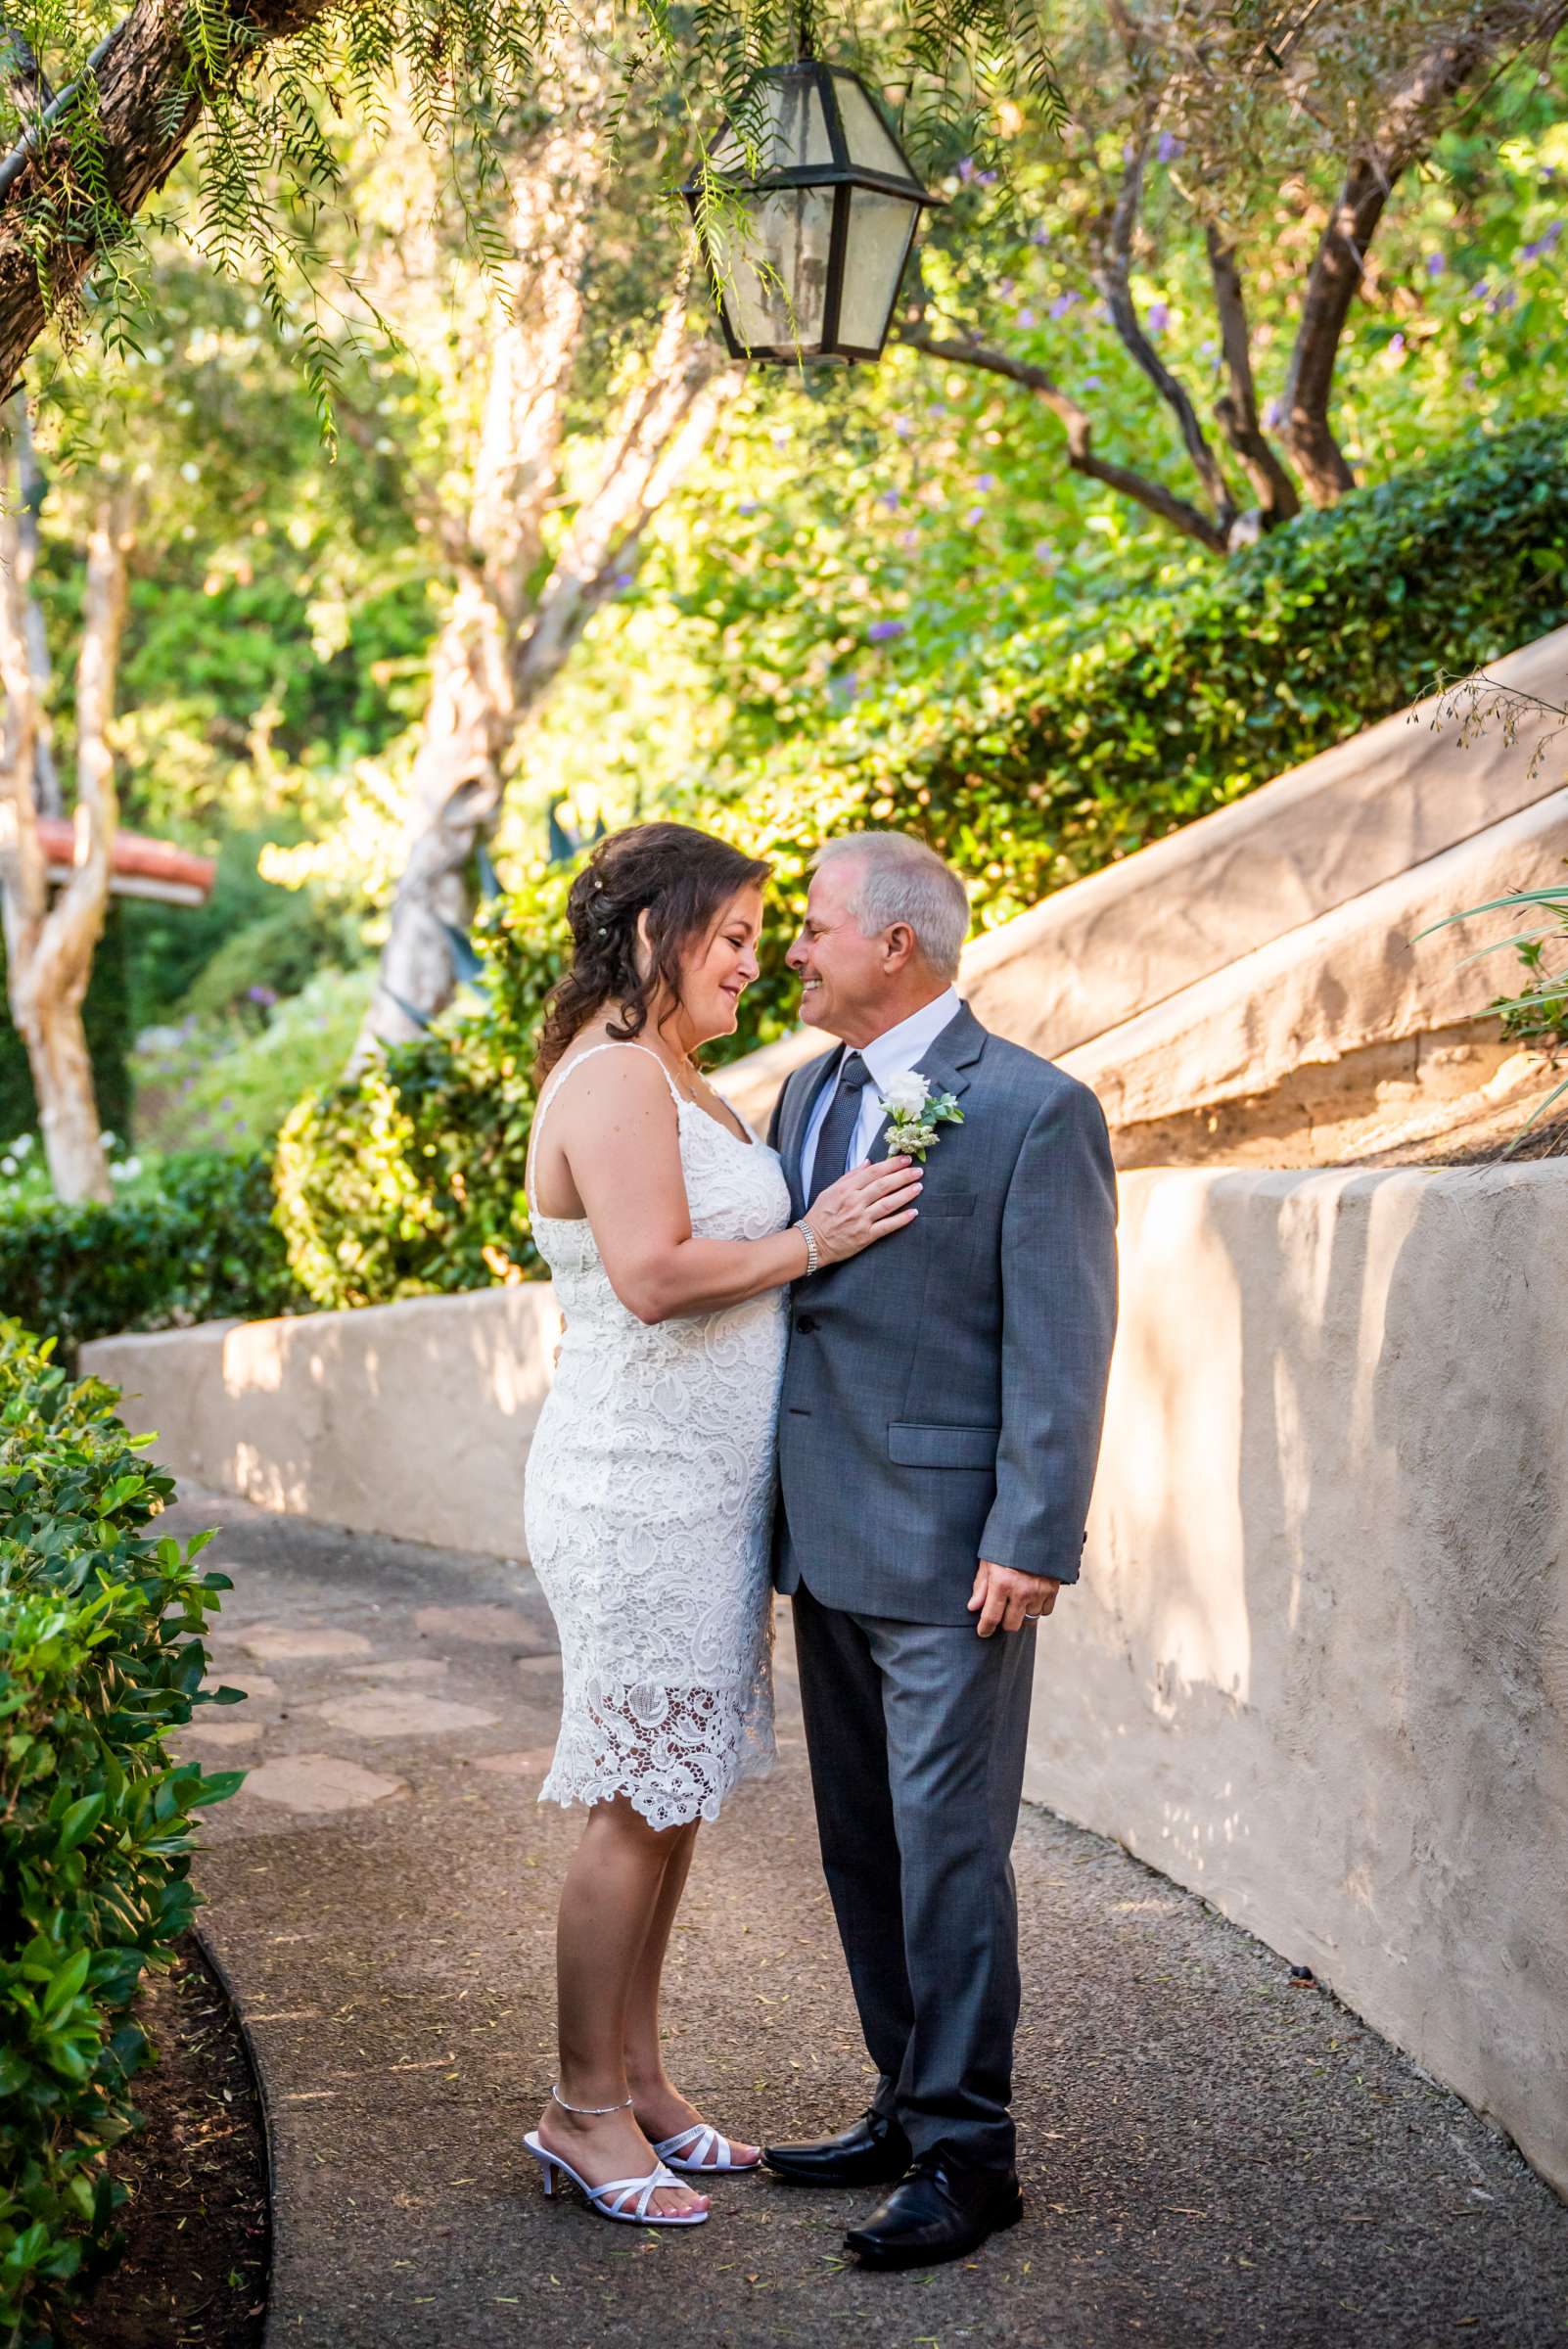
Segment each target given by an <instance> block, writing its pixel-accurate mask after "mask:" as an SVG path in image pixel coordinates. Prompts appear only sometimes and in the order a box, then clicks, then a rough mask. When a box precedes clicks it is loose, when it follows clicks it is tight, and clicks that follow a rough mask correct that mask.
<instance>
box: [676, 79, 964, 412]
mask: <svg viewBox="0 0 1568 2349" xmlns="http://www.w3.org/2000/svg"><path fill="white" fill-rule="evenodd" d="M761 80H762V82H764V83H772V84H774V85H775V86H776V87H777V88H778V89H779V91H780V93H781V98H782V101H783V102H782V103H781V106H780V110H779V119H780V120H781V121H782V120H784V119H786V118H787V114H786V108H787V106H788V104H789V101H790V100H791V99H793V100H794V101H795V102H796V103H797V104H799V105H800V106H801V107H802V109H803V112H804V114H805V115H806V117H807V119H809V109H810V103H811V100H812V98H813V97H814V98H815V100H816V103H817V105H818V106H819V107H820V109H821V118H822V124H823V127H824V128H825V130H826V134H827V140H828V146H829V151H830V152H829V156H828V158H827V159H826V160H823V161H810V162H805V163H796V164H790V165H786V166H783V167H781V168H778V169H767V168H764V169H763V170H761V172H759V173H758V174H756V175H755V176H753V175H751V174H749V173H748V174H744V175H743V174H742V173H737V172H732V171H728V170H725V169H723V168H721V167H720V168H718V169H716V170H715V172H714V177H715V178H716V180H717V181H718V183H719V184H720V186H722V187H724V188H725V189H727V190H728V191H729V192H730V193H731V194H732V195H734V196H737V197H740V198H742V199H743V200H746V201H748V202H749V201H750V200H753V199H756V198H763V199H765V198H767V197H769V196H777V195H779V194H780V193H783V192H786V191H788V190H790V189H801V190H813V189H816V190H822V191H824V192H830V193H831V198H832V217H831V225H830V228H829V231H828V238H827V255H826V277H825V283H824V288H823V305H822V319H821V331H820V334H818V335H814V336H812V337H810V338H809V339H806V338H800V337H794V336H792V337H790V338H789V339H788V340H779V341H775V342H770V343H746V342H744V341H743V340H742V339H741V337H740V335H739V334H738V333H737V331H736V324H735V320H734V318H733V317H732V315H731V301H730V295H731V293H732V291H733V288H732V283H731V280H730V278H729V277H728V276H726V272H725V269H724V266H723V262H722V259H721V257H720V256H719V255H718V254H717V253H715V252H714V251H713V250H712V248H711V246H710V243H709V239H708V237H707V235H706V234H705V232H704V229H703V224H702V222H701V220H700V218H699V208H700V205H701V199H702V192H703V174H702V173H701V171H696V172H693V174H692V176H691V178H690V179H688V180H687V181H686V183H685V185H684V186H683V188H682V189H681V194H682V195H683V196H684V197H685V199H686V203H687V205H688V206H689V207H690V210H691V215H692V223H693V226H694V227H695V228H696V229H697V233H698V241H699V243H700V245H701V246H702V251H703V262H704V266H705V268H706V270H707V272H708V280H709V285H710V289H711V291H712V293H713V298H714V304H715V308H716V310H717V312H718V322H719V327H720V329H721V331H722V333H723V337H724V343H725V346H726V348H727V349H728V351H729V355H730V357H731V358H733V359H761V360H764V361H771V362H774V363H783V364H787V365H790V366H795V365H798V364H799V363H800V362H801V361H802V360H811V359H815V360H826V361H848V360H863V359H879V358H880V357H881V356H882V352H883V350H884V348H885V347H886V345H887V340H888V329H889V327H890V326H891V325H892V322H893V313H894V311H895V309H896V308H897V307H898V301H899V290H900V288H901V286H902V284H903V277H904V272H905V270H906V269H907V267H908V265H909V254H910V252H911V250H912V248H913V245H914V240H915V231H916V229H917V228H918V226H919V223H920V214H921V212H922V210H923V209H931V208H934V207H936V206H938V205H940V204H943V203H944V202H945V198H943V197H941V196H933V195H932V194H931V193H930V191H929V190H928V189H927V188H926V187H924V186H923V185H922V183H921V181H920V180H919V179H918V178H917V177H916V175H915V172H914V169H913V167H912V165H911V164H910V161H909V159H908V157H907V156H906V155H905V153H904V151H903V146H902V144H901V142H900V140H899V135H898V133H897V132H896V131H895V129H894V127H893V125H892V123H891V122H890V121H889V120H888V117H887V115H885V114H884V112H883V110H882V107H881V105H880V104H879V103H878V100H877V98H876V96H875V94H874V93H873V92H872V91H871V90H870V89H868V88H867V86H866V84H865V83H864V82H863V81H862V80H861V78H860V76H859V74H858V73H853V72H851V70H850V69H849V68H848V67H847V66H829V65H824V64H822V63H821V61H820V60H819V59H817V58H813V57H803V58H800V59H799V60H798V61H797V62H796V63H795V64H794V65H791V66H773V67H770V68H769V69H767V71H766V72H765V73H763V74H762V75H761ZM841 85H844V86H846V87H849V88H853V90H854V91H855V92H856V93H857V95H858V100H859V101H860V102H861V103H863V105H864V106H865V107H866V108H867V109H868V110H869V113H870V115H872V116H873V117H874V121H875V125H876V131H877V134H878V143H879V144H881V143H883V142H885V143H886V146H887V147H888V148H891V150H892V154H893V157H894V158H895V159H896V160H897V162H898V164H899V168H898V169H883V168H881V167H880V166H879V165H878V164H877V163H875V162H868V161H865V160H864V158H863V157H860V156H857V155H856V154H855V152H854V147H853V142H852V140H851V138H850V137H849V135H848V133H847V130H846V125H845V112H844V108H843V106H842V105H841V103H840V98H839V90H840V87H841ZM726 143H728V144H733V145H735V146H737V147H738V146H740V143H741V142H740V135H739V133H738V132H737V131H736V130H735V128H734V126H733V124H732V123H729V122H725V123H724V124H723V125H722V126H721V128H720V130H719V133H718V137H717V138H716V139H715V142H714V149H715V153H721V152H722V150H723V148H724V147H725V145H726ZM857 190H859V191H863V192H864V193H865V195H866V196H868V197H879V196H880V197H892V198H896V199H899V200H900V201H901V202H902V203H904V204H905V205H907V207H908V209H909V218H908V224H907V227H906V229H905V231H904V237H903V249H902V252H901V253H899V258H898V265H897V268H896V269H895V270H894V271H893V273H892V275H891V279H890V280H889V281H888V293H887V300H886V303H885V305H884V306H883V309H882V317H881V324H880V327H879V329H878V332H877V335H876V339H875V341H874V342H873V341H863V340H862V341H855V340H853V339H852V336H851V334H850V333H849V332H848V331H847V322H846V319H845V299H844V298H845V291H846V280H847V272H848V267H849V263H850V258H851V230H852V217H853V214H852V207H853V203H854V198H855V193H856V191H857ZM741 258H742V262H743V265H747V266H749V265H750V264H748V263H746V262H745V259H744V253H742V255H741Z"/></svg>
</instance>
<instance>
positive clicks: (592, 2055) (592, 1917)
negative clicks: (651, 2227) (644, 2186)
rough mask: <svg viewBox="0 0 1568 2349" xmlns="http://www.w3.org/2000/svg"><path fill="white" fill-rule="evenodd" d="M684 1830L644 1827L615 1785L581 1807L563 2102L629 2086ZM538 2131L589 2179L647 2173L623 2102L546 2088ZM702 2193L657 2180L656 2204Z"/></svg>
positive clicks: (694, 2203) (569, 1936) (566, 1957)
mask: <svg viewBox="0 0 1568 2349" xmlns="http://www.w3.org/2000/svg"><path fill="white" fill-rule="evenodd" d="M687 1832H688V1831H687V1830H686V1829H683V1828H679V1827H675V1828H666V1829H664V1830H663V1831H661V1830H659V1829H657V1828H654V1827H651V1826H650V1825H649V1824H648V1821H647V1820H646V1819H644V1818H643V1817H642V1816H641V1814H640V1813H639V1812H637V1811H634V1810H633V1809H632V1807H631V1805H630V1804H629V1803H628V1802H627V1801H626V1800H625V1798H624V1797H623V1796H620V1795H618V1796H617V1797H616V1799H615V1801H614V1802H609V1803H596V1804H595V1805H594V1807H593V1809H592V1810H591V1811H590V1812H589V1814H588V1823H587V1825H586V1826H585V1827H584V1828H583V1831H582V1841H581V1842H580V1843H579V1844H578V1846H577V1849H576V1854H575V1856H574V1858H573V1861H572V1865H571V1866H570V1867H569V1868H568V1869H567V1873H566V1881H565V1883H564V1884H563V1886H562V1888H561V1909H560V1915H559V1919H558V1922H557V1927H556V1997H557V2012H558V2014H559V2018H560V2025H559V2028H560V2041H561V2073H560V2088H561V2094H562V2096H564V2097H565V2098H566V2100H567V2102H568V2103H569V2104H584V2105H603V2104H619V2103H620V2102H621V2101H622V2099H623V2097H625V2096H628V2095H629V2094H630V2088H629V2085H628V2082H627V2079H626V2064H625V2041H626V2017H627V2014H628V2012H629V2011H630V2008H631V2002H632V1997H633V1992H634V1987H635V1984H636V1981H637V1977H638V1974H639V1971H640V1968H641V1964H642V1957H643V1952H644V1950H645V1948H646V1946H647V1942H648V1935H649V1930H650V1927H651V1926H652V1923H653V1919H654V1915H655V1912H656V1911H657V1909H658V1906H659V1898H660V1892H661V1889H662V1887H663V1884H664V1879H665V1875H666V1872H667V1870H668V1868H669V1863H670V1861H671V1859H672V1858H673V1857H674V1855H675V1852H676V1849H677V1842H676V1839H677V1838H679V1837H681V1836H683V1835H686V1834H687ZM539 2137H540V2140H541V2142H543V2143H544V2144H545V2145H547V2146H548V2147H549V2149H550V2151H551V2152H552V2153H559V2154H560V2155H561V2157H562V2158H563V2160H566V2161H570V2162H571V2164H572V2166H573V2168H574V2169H575V2170H576V2171H578V2172H580V2174H581V2175H582V2176H583V2177H584V2178H586V2179H587V2181H588V2183H589V2185H590V2186H604V2185H607V2184H608V2183H609V2181H610V2180H611V2179H613V2178H635V2177H639V2176H642V2177H645V2176H646V2175H647V2173H648V2171H649V2170H651V2169H652V2168H653V2166H654V2152H653V2147H652V2145H651V2144H650V2142H649V2141H648V2139H647V2138H646V2137H645V2136H644V2134H643V2132H642V2130H641V2129H640V2128H639V2127H638V2125H637V2121H636V2118H635V2116H634V2114H633V2113H632V2112H630V2111H629V2110H628V2111H623V2112H608V2113H603V2114H598V2115H595V2116H592V2117H589V2116H586V2115H580V2114H576V2113H570V2112H566V2111H564V2110H563V2109H562V2107H561V2106H560V2105H559V2104H558V2103H557V2102H556V2101H555V2099H554V2097H552V2098H551V2099H550V2101H549V2102H548V2103H547V2104H546V2106H545V2108H544V2111H543V2113H542V2114H541V2116H540V2119H539ZM707 2200H708V2197H707V2195H706V2194H700V2193H696V2192H694V2191H692V2190H691V2189H689V2188H685V2187H661V2188H660V2189H659V2191H658V2193H657V2194H655V2196H654V2198H653V2208H654V2209H655V2210H662V2211H679V2210H690V2209H693V2208H700V2207H704V2206H706V2203H707Z"/></svg>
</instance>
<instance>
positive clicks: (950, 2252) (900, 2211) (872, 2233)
mask: <svg viewBox="0 0 1568 2349" xmlns="http://www.w3.org/2000/svg"><path fill="white" fill-rule="evenodd" d="M1023 2215H1024V2197H1023V2195H1022V2194H1021V2193H1020V2192H1019V2190H1018V2173H1017V2172H1016V2170H977V2169H974V2168H972V2167H971V2166H970V2165H969V2164H968V2163H966V2162H957V2161H954V2160H953V2158H952V2156H951V2155H950V2154H948V2153H945V2152H943V2151H942V2150H941V2148H940V2147H939V2148H938V2150H937V2151H936V2152H934V2153H923V2154H922V2155H921V2156H920V2159H919V2160H918V2161H917V2162H916V2163H915V2165H914V2167H913V2168H912V2169H911V2170H910V2172H909V2174H908V2176H907V2177H906V2178H901V2179H900V2180H899V2184H898V2185H897V2186H896V2187H895V2188H894V2189H893V2191H892V2193H891V2194H889V2196H888V2198H887V2200H886V2201H885V2202H884V2203H883V2204H882V2205H881V2207H880V2209H877V2210H874V2211H873V2212H872V2213H871V2216H870V2217H869V2218H868V2219H867V2221H866V2223H865V2225H864V2226H863V2227H853V2228H852V2229H851V2230H850V2233H849V2234H847V2235H846V2236H845V2238H844V2247H845V2249H846V2250H847V2251H853V2253H854V2255H855V2257H856V2258H857V2259H858V2260H859V2262H860V2265H861V2266H862V2267H865V2268H929V2267H935V2266H936V2265H937V2264H938V2262H939V2261H941V2260H944V2259H962V2258H964V2257H965V2256H966V2254H967V2253H969V2252H971V2251H978V2250H979V2248H980V2246H981V2244H982V2243H983V2242H984V2241H985V2239H986V2237H987V2235H988V2234H995V2233H996V2231H997V2229H998V2228H1001V2227H1016V2226H1017V2224H1018V2222H1019V2220H1020V2219H1021V2218H1022V2217H1023Z"/></svg>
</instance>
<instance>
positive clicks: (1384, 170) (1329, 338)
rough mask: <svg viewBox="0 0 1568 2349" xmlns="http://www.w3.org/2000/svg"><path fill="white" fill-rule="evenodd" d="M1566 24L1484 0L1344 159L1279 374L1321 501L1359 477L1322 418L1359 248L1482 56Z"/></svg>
mask: <svg viewBox="0 0 1568 2349" xmlns="http://www.w3.org/2000/svg"><path fill="white" fill-rule="evenodd" d="M1564 23H1568V0H1486V5H1483V6H1482V7H1480V8H1478V9H1477V10H1475V11H1474V12H1473V13H1472V14H1471V15H1469V16H1468V18H1467V19H1466V21H1465V23H1462V24H1460V25H1458V26H1457V27H1455V28H1453V29H1452V30H1450V31H1449V32H1447V33H1445V34H1444V35H1443V36H1442V38H1441V39H1439V40H1438V41H1436V42H1435V43H1434V44H1433V46H1432V47H1431V48H1430V49H1429V50H1428V51H1427V52H1426V54H1425V56H1424V57H1422V58H1421V59H1420V60H1419V61H1418V62H1417V63H1416V64H1415V65H1414V66H1413V67H1412V68H1411V69H1410V71H1409V72H1408V73H1407V76H1406V78H1405V80H1404V81H1403V82H1402V83H1401V84H1400V85H1399V87H1398V88H1397V89H1396V90H1394V91H1393V92H1392V94H1391V95H1390V97H1389V99H1388V101H1387V103H1386V105H1385V106H1384V109H1383V114H1382V118H1381V120H1380V122H1379V124H1378V126H1377V131H1376V135H1375V136H1374V138H1373V139H1372V140H1371V142H1370V144H1369V145H1368V147H1367V148H1366V150H1365V151H1364V153H1362V154H1361V155H1359V156H1358V157H1357V158H1356V159H1355V160H1354V161H1352V162H1351V164H1350V165H1349V167H1348V169H1347V171H1346V173H1345V177H1344V180H1343V182H1342V184H1341V187H1340V190H1339V194H1338V196H1337V197H1336V198H1335V201H1334V207H1333V209H1332V211H1331V212H1330V214H1329V218H1328V223H1327V226H1326V227H1325V228H1324V230H1323V233H1322V236H1321V238H1320V240H1319V242H1318V246H1317V251H1316V253H1315V254H1314V259H1313V265H1312V270H1311V273H1310V274H1309V277H1308V280H1307V291H1306V294H1305V296H1304V298H1303V300H1302V312H1301V323H1300V326H1299V327H1298V329H1297V333H1296V341H1295V345H1294V347H1293V348H1292V351H1291V355H1290V366H1289V370H1288V372H1287V375H1286V379H1285V414H1286V428H1285V433H1286V445H1287V446H1288V447H1289V450H1290V453H1291V455H1292V457H1293V458H1294V459H1295V462H1296V464H1297V466H1298V468H1299V470H1300V472H1301V474H1302V477H1303V479H1304V480H1305V482H1306V484H1307V488H1308V492H1309V494H1310V495H1311V496H1312V497H1313V498H1314V500H1315V501H1316V502H1317V503H1318V504H1319V505H1331V504H1332V503H1333V501H1334V500H1335V498H1337V497H1340V496H1341V495H1343V493H1344V492H1345V490H1347V489H1350V488H1353V487H1354V486H1355V481H1356V477H1355V475H1354V474H1353V473H1352V471H1351V468H1350V465H1349V463H1348V461H1347V459H1346V457H1345V453H1344V451H1343V450H1342V449H1341V447H1340V445H1339V442H1338V440H1337V439H1336V438H1335V436H1334V433H1333V430H1332V428H1331V426H1330V424H1329V421H1328V411H1329V400H1330V397H1331V394H1332V391H1333V382H1334V368H1335V364H1336V362H1337V360H1338V356H1339V345H1340V339H1341V337H1342V336H1343V334H1344V331H1345V322H1346V320H1347V318H1348V317H1349V315H1350V307H1351V303H1352V302H1353V301H1354V299H1356V295H1357V292H1358V290H1359V288H1360V282H1361V276H1362V272H1363V270H1364V268H1365V265H1366V251H1367V248H1368V246H1369V245H1370V243H1371V241H1372V238H1373V236H1374V234H1375V233H1376V229H1377V225H1378V222H1379V221H1380V220H1381V218H1382V216H1383V211H1384V207H1386V205H1387V203H1388V200H1389V198H1390V196H1391V195H1392V194H1393V192H1394V184H1395V182H1396V181H1397V180H1398V179H1399V178H1400V176H1401V175H1402V173H1404V172H1405V171H1406V170H1407V169H1408V167H1409V165H1410V164H1411V163H1412V162H1414V161H1416V160H1417V158H1418V157H1419V156H1421V155H1422V154H1424V153H1425V151H1426V149H1427V147H1428V146H1429V145H1430V144H1431V141H1432V138H1433V135H1434V132H1435V130H1436V128H1437V124H1438V115H1439V111H1440V109H1441V108H1442V106H1443V105H1444V103H1445V101H1446V100H1448V99H1450V98H1452V97H1453V95H1454V93H1455V92H1456V91H1457V90H1458V89H1460V88H1461V87H1462V86H1463V84H1464V83H1465V82H1466V81H1467V80H1468V79H1469V78H1470V75H1471V74H1472V73H1473V72H1474V71H1475V70H1476V69H1477V68H1478V67H1479V66H1481V65H1482V64H1484V63H1485V61H1486V60H1487V58H1489V57H1491V56H1493V55H1495V54H1496V53H1497V52H1498V51H1499V49H1503V48H1509V47H1513V48H1523V47H1524V46H1525V44H1526V43H1528V42H1529V41H1531V40H1534V39H1541V40H1544V41H1548V42H1549V41H1551V40H1553V39H1554V38H1555V37H1556V35H1557V34H1558V33H1559V32H1560V31H1561V30H1562V28H1563V25H1564Z"/></svg>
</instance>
